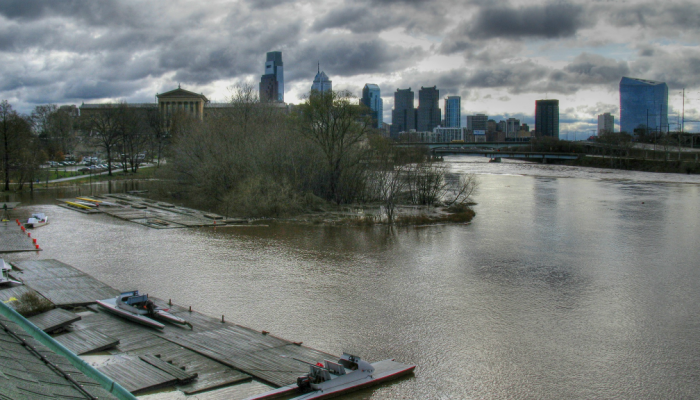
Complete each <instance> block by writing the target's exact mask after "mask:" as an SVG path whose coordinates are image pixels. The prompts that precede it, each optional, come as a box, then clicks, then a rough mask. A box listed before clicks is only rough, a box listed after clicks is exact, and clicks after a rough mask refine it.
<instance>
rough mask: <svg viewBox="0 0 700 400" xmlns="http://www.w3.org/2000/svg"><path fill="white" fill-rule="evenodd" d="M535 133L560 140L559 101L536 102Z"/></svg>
mask: <svg viewBox="0 0 700 400" xmlns="http://www.w3.org/2000/svg"><path fill="white" fill-rule="evenodd" d="M535 132H537V134H538V136H550V137H554V138H557V139H559V100H536V101H535Z"/></svg>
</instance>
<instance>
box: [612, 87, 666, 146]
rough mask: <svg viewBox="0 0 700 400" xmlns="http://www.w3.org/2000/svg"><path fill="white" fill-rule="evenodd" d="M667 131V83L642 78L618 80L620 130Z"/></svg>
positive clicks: (632, 131) (632, 132)
mask: <svg viewBox="0 0 700 400" xmlns="http://www.w3.org/2000/svg"><path fill="white" fill-rule="evenodd" d="M638 128H642V129H645V128H646V129H645V130H647V131H650V132H666V131H668V85H666V83H664V82H654V81H648V80H644V79H636V78H628V77H623V78H622V80H620V131H621V132H627V133H629V134H634V131H635V129H638Z"/></svg>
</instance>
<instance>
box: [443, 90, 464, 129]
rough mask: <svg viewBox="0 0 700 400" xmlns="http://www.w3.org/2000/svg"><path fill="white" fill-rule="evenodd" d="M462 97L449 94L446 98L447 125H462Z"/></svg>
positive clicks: (456, 126) (449, 126) (450, 126)
mask: <svg viewBox="0 0 700 400" xmlns="http://www.w3.org/2000/svg"><path fill="white" fill-rule="evenodd" d="M461 108H462V98H461V97H459V96H447V98H446V99H445V127H446V128H461V127H462V113H461Z"/></svg>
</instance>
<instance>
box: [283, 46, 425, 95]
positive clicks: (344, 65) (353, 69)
mask: <svg viewBox="0 0 700 400" xmlns="http://www.w3.org/2000/svg"><path fill="white" fill-rule="evenodd" d="M424 55H425V53H424V51H423V50H421V49H420V48H419V47H411V48H405V47H400V46H393V45H390V44H388V43H387V42H385V41H384V40H382V39H363V38H362V37H360V36H355V35H336V36H330V37H328V36H318V37H316V38H315V40H313V41H309V42H307V43H304V44H303V45H302V46H301V47H300V48H297V49H296V51H294V52H292V53H291V54H290V56H291V57H290V59H289V61H290V63H289V64H287V61H285V65H294V67H293V68H292V67H290V68H287V67H286V66H285V80H287V81H289V82H293V81H295V80H297V79H300V80H308V81H309V85H310V84H311V81H312V80H313V77H314V76H315V75H316V69H317V64H316V63H317V62H320V63H321V70H323V71H325V72H326V74H328V76H329V77H330V78H331V80H332V79H333V76H353V75H359V74H384V73H390V72H394V71H396V70H397V69H401V68H404V67H405V66H406V65H409V64H412V63H413V62H415V61H416V60H417V59H419V58H420V57H422V56H424Z"/></svg>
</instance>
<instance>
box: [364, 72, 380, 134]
mask: <svg viewBox="0 0 700 400" xmlns="http://www.w3.org/2000/svg"><path fill="white" fill-rule="evenodd" d="M361 101H362V104H364V105H366V106H367V107H369V109H370V110H372V122H373V124H372V125H373V126H374V127H375V128H377V129H382V123H383V122H384V120H383V118H382V115H383V114H384V103H383V102H382V95H381V91H380V90H379V86H377V85H375V84H374V83H368V84H366V85H365V87H364V88H362V100H361Z"/></svg>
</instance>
